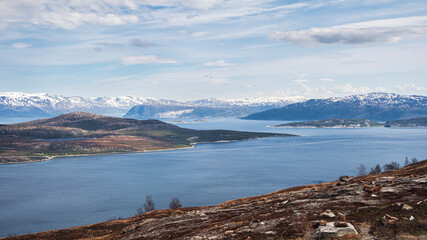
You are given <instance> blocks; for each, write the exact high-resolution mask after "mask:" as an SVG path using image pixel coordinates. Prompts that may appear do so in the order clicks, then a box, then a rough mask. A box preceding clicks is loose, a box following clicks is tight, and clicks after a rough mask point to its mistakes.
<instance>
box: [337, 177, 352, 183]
mask: <svg viewBox="0 0 427 240" xmlns="http://www.w3.org/2000/svg"><path fill="white" fill-rule="evenodd" d="M353 179H354V177H352V176H341V177H340V181H341V182H349V181H351V180H353Z"/></svg>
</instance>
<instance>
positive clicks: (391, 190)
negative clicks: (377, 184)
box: [380, 187, 399, 193]
mask: <svg viewBox="0 0 427 240" xmlns="http://www.w3.org/2000/svg"><path fill="white" fill-rule="evenodd" d="M380 192H382V193H398V192H399V190H398V189H396V188H394V187H383V188H381V190H380Z"/></svg>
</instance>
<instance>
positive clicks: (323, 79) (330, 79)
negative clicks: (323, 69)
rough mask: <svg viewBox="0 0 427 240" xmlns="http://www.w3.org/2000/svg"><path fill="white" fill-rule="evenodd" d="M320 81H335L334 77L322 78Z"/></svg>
mask: <svg viewBox="0 0 427 240" xmlns="http://www.w3.org/2000/svg"><path fill="white" fill-rule="evenodd" d="M320 81H322V82H333V81H334V79H332V78H321V79H320Z"/></svg>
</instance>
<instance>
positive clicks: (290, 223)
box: [6, 160, 427, 240]
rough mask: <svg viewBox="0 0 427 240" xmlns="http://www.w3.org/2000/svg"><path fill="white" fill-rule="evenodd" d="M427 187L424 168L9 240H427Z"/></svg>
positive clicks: (422, 165) (421, 164)
mask: <svg viewBox="0 0 427 240" xmlns="http://www.w3.org/2000/svg"><path fill="white" fill-rule="evenodd" d="M426 184H427V160H424V161H422V162H419V163H415V164H412V165H409V166H407V167H405V168H402V169H399V170H395V171H390V172H386V173H382V174H379V175H368V176H361V177H357V178H353V177H348V176H343V177H340V179H339V180H337V181H334V182H329V183H321V184H315V185H306V186H299V187H293V188H289V189H285V190H280V191H277V192H274V193H271V194H266V195H262V196H256V197H248V198H242V199H236V200H231V201H227V202H224V203H222V204H219V205H216V206H209V207H187V208H181V209H176V210H169V209H165V210H158V211H154V212H149V213H146V214H141V215H137V216H135V217H131V218H127V219H123V220H115V221H109V222H104V223H98V224H93V225H87V226H82V227H74V228H69V229H62V230H53V231H47V232H41V233H35V234H28V235H23V236H16V237H10V238H6V239H8V240H12V239H13V240H22V239H28V240H32V239H34V240H36V239H37V240H52V239H63V240H66V239H98V240H107V239H108V240H112V239H331V238H332V237H335V239H426V237H427V232H426V229H427V200H426V199H427V185H426ZM341 236H342V238H340V237H341Z"/></svg>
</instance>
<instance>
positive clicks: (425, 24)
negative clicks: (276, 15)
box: [269, 16, 427, 46]
mask: <svg viewBox="0 0 427 240" xmlns="http://www.w3.org/2000/svg"><path fill="white" fill-rule="evenodd" d="M426 35H427V16H418V17H405V18H394V19H383V20H376V21H368V22H359V23H352V24H346V25H338V26H333V27H329V28H310V29H307V30H301V31H288V32H283V31H275V32H272V33H270V34H269V37H270V38H273V39H279V40H283V41H286V42H289V43H292V44H297V45H305V46H311V45H317V44H365V43H375V42H382V43H393V42H398V41H400V40H401V39H403V38H411V37H425V36H426Z"/></svg>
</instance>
